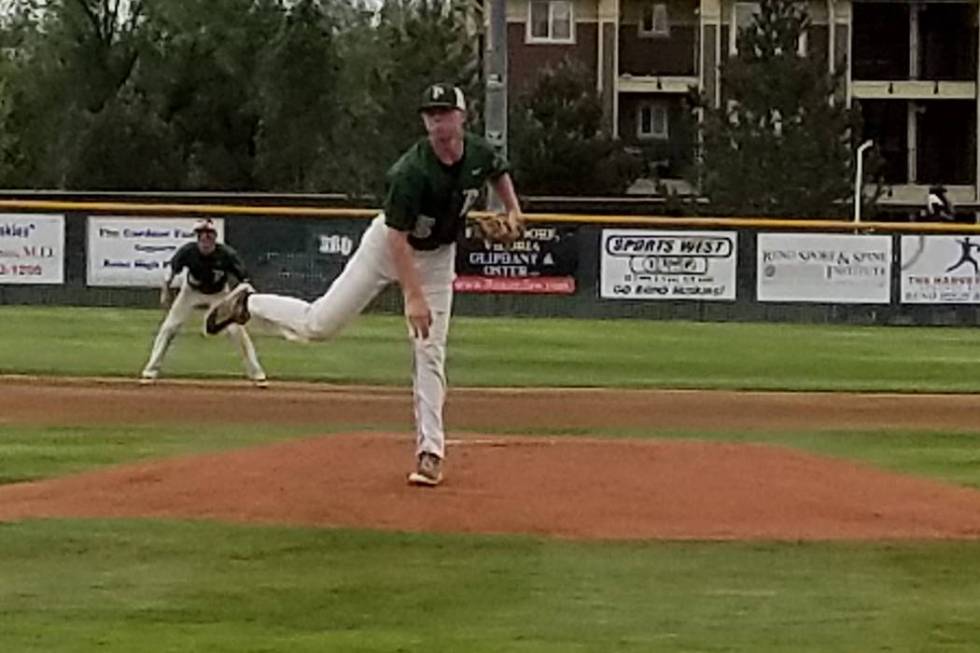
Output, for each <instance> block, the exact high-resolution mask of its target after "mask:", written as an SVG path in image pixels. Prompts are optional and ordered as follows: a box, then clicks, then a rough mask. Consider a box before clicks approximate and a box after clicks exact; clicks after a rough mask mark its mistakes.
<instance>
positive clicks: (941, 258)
mask: <svg viewBox="0 0 980 653" xmlns="http://www.w3.org/2000/svg"><path fill="white" fill-rule="evenodd" d="M901 274H902V279H901V283H902V303H903V304H980V236H976V235H973V236H925V235H921V236H902V273H901Z"/></svg>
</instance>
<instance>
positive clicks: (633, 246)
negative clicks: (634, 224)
mask: <svg viewBox="0 0 980 653" xmlns="http://www.w3.org/2000/svg"><path fill="white" fill-rule="evenodd" d="M737 244H738V234H737V233H736V232H734V231H647V230H638V229H604V230H603V231H602V242H601V254H600V271H599V274H600V284H599V286H600V297H604V298H607V299H670V300H675V299H693V300H698V301H722V300H727V301H732V300H734V299H735V266H736V262H737V256H738V246H737Z"/></svg>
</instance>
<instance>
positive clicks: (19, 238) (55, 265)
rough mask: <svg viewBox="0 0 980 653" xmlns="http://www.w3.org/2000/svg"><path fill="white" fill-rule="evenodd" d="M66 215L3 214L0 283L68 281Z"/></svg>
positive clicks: (0, 232)
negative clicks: (66, 278) (66, 279)
mask: <svg viewBox="0 0 980 653" xmlns="http://www.w3.org/2000/svg"><path fill="white" fill-rule="evenodd" d="M64 262H65V216H63V215H42V214H32V213H2V214H0V284H61V283H64V281H65V266H64Z"/></svg>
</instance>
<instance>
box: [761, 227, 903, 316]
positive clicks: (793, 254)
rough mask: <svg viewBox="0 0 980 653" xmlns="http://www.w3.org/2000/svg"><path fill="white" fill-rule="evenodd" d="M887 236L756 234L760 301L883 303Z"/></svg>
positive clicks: (888, 264)
mask: <svg viewBox="0 0 980 653" xmlns="http://www.w3.org/2000/svg"><path fill="white" fill-rule="evenodd" d="M891 260H892V239H891V237H890V236H865V235H852V234H787V233H771V234H759V235H758V240H757V247H756V291H757V297H758V300H759V301H760V302H828V303H834V304H887V303H889V301H890V299H891Z"/></svg>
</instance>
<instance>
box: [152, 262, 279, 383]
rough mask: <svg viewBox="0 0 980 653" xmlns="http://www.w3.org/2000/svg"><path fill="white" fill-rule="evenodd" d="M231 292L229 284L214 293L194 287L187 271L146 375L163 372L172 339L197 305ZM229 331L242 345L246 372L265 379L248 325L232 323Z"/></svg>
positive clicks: (206, 305)
mask: <svg viewBox="0 0 980 653" xmlns="http://www.w3.org/2000/svg"><path fill="white" fill-rule="evenodd" d="M228 292H229V291H228V288H225V289H224V290H222V291H221V292H218V293H214V294H213V295H205V294H204V293H202V292H199V291H197V290H195V289H194V288H191V286H190V285H189V284H188V283H187V275H184V280H183V282H182V283H181V285H180V292H178V293H177V297H175V298H174V301H173V303H172V304H171V305H170V311H169V312H168V313H167V317H166V318H164V320H163V324H161V325H160V331H159V332H158V333H157V337H156V339H155V340H154V341H153V351H152V352H151V353H150V360H149V361H148V362H147V363H146V367H145V368H143V376H144V377H151V378H156V376H157V375H158V374H159V373H160V366H161V365H162V364H163V357H164V356H165V355H166V354H167V350H168V349H169V348H170V343H172V342H173V340H174V337H176V335H177V332H178V331H180V327H181V326H182V325H183V324H184V322H186V321H187V319H188V318H189V317H190V316H191V314H192V313H193V312H194V309H195V308H211V307H212V306H214V305H215V304H217V303H218V302H219V301H221V300H222V299H224V298H225V297H226V296H227V295H228ZM226 331H227V332H228V337H229V338H231V341H232V342H234V343H235V345H236V346H237V347H238V352H239V353H240V354H241V356H242V362H243V363H244V364H245V373H246V374H247V375H248V378H250V379H251V380H253V381H264V380H265V371H264V370H263V369H262V366H261V365H260V364H259V359H258V357H257V356H256V355H255V346H254V345H252V339H251V338H249V337H248V332H247V331H245V327H243V326H241V325H240V324H231V325H229V326H228V328H227V329H226Z"/></svg>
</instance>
